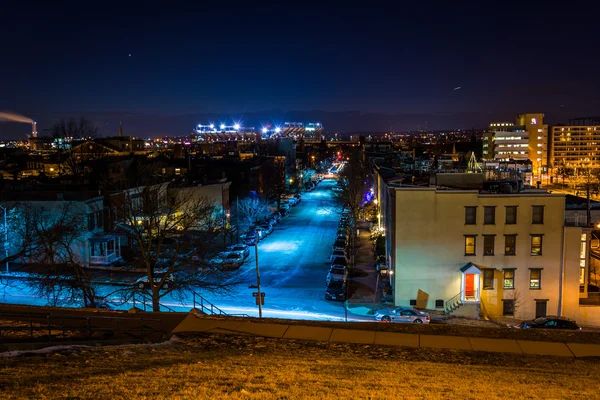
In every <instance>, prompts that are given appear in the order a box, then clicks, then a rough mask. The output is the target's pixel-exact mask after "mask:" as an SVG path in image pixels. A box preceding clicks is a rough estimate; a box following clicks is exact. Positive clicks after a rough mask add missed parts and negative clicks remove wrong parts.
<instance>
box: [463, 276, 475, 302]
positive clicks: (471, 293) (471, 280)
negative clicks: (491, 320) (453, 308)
mask: <svg viewBox="0 0 600 400" xmlns="http://www.w3.org/2000/svg"><path fill="white" fill-rule="evenodd" d="M465 297H475V274H466V275H465Z"/></svg>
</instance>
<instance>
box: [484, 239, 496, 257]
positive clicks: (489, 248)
mask: <svg viewBox="0 0 600 400" xmlns="http://www.w3.org/2000/svg"><path fill="white" fill-rule="evenodd" d="M495 237H496V236H495V235H483V255H484V256H493V255H494V239H495Z"/></svg>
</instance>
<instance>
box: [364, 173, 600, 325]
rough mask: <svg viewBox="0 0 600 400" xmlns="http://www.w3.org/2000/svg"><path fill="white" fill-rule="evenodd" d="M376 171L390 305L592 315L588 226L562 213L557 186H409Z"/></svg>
mask: <svg viewBox="0 0 600 400" xmlns="http://www.w3.org/2000/svg"><path fill="white" fill-rule="evenodd" d="M375 175H376V181H377V185H376V193H377V194H378V196H380V199H379V202H378V204H380V205H381V213H382V214H383V216H382V224H383V225H384V227H383V228H384V229H385V232H386V253H387V254H386V258H387V261H388V268H389V270H390V271H391V273H392V274H393V281H392V284H393V295H394V302H395V304H396V305H397V306H401V305H407V306H408V305H413V306H416V307H418V308H424V309H438V310H441V311H444V312H446V313H452V314H455V315H463V316H470V317H479V316H489V317H501V316H511V317H514V318H516V319H531V318H535V317H538V316H544V315H566V316H568V317H572V318H575V319H576V320H577V321H579V322H580V323H581V324H584V325H600V304H598V306H595V307H594V306H588V305H586V304H585V303H584V302H582V299H583V298H585V297H587V296H588V293H587V291H585V290H581V289H582V288H585V287H587V286H586V285H585V283H586V276H589V261H588V260H589V246H590V240H591V228H588V227H585V226H568V224H566V223H565V196H564V195H562V194H552V193H548V192H545V191H543V190H522V191H519V192H516V193H515V192H513V193H492V192H487V191H484V190H482V189H479V190H456V189H452V188H441V187H413V186H406V185H397V184H396V183H395V182H394V180H393V179H389V178H388V179H384V178H383V177H382V175H381V174H379V172H378V171H377V170H376V172H375ZM388 181H389V182H390V183H391V184H389V185H388ZM584 292H585V293H584Z"/></svg>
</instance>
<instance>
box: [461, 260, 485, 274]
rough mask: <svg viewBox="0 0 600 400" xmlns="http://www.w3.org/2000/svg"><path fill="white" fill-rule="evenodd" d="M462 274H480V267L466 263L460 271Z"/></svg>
mask: <svg viewBox="0 0 600 400" xmlns="http://www.w3.org/2000/svg"><path fill="white" fill-rule="evenodd" d="M460 272H462V273H463V274H481V267H479V265H476V264H473V263H472V262H468V263H466V264H465V266H464V267H462V268H461V269H460Z"/></svg>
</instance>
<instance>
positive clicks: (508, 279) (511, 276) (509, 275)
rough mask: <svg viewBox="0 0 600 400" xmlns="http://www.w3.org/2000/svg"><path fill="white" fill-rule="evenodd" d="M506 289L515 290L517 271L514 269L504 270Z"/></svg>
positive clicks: (504, 285)
mask: <svg viewBox="0 0 600 400" xmlns="http://www.w3.org/2000/svg"><path fill="white" fill-rule="evenodd" d="M503 287H504V289H514V288H515V270H514V269H505V270H504V283H503Z"/></svg>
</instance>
